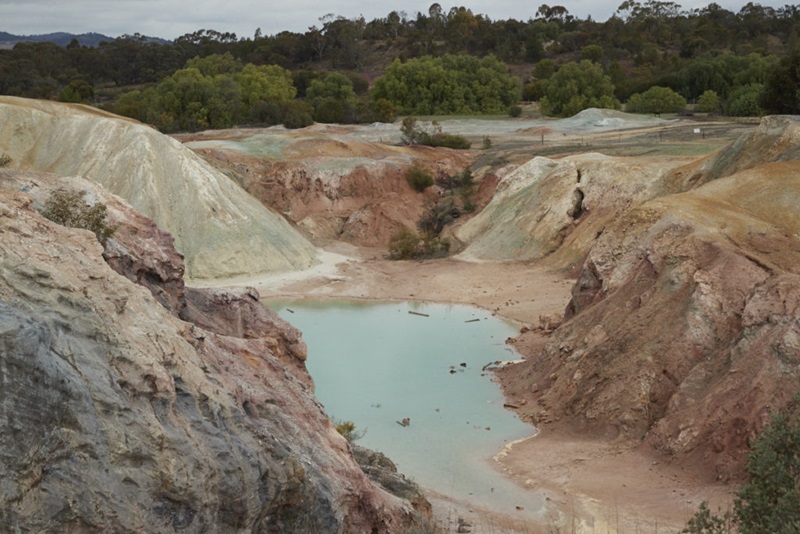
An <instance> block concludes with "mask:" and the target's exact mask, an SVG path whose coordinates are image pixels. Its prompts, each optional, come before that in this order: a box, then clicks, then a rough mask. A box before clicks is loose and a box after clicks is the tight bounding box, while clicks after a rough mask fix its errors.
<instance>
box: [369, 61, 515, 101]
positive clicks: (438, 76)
mask: <svg viewBox="0 0 800 534" xmlns="http://www.w3.org/2000/svg"><path fill="white" fill-rule="evenodd" d="M519 94H520V82H519V79H518V78H516V77H514V76H512V75H510V74H509V73H508V69H507V68H506V66H505V65H504V64H503V63H501V62H500V61H499V60H497V58H495V57H492V56H488V57H485V58H483V59H478V58H476V57H473V56H466V55H452V54H447V55H445V56H443V57H436V58H434V57H431V56H426V57H422V58H417V59H411V60H408V61H406V62H405V63H403V62H402V61H400V60H399V59H395V60H394V61H393V62H392V64H391V65H389V67H387V69H386V72H385V74H384V75H383V76H382V77H381V78H379V79H378V80H377V81H376V82H375V87H374V89H373V91H372V97H373V98H374V99H379V98H384V99H386V100H389V101H390V102H392V103H393V104H395V105H396V106H397V107H398V108H399V109H400V112H401V113H404V114H415V115H445V114H465V113H504V112H505V111H506V110H507V109H508V107H509V106H510V105H512V104H515V103H517V101H518V100H519Z"/></svg>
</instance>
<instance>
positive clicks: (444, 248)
mask: <svg viewBox="0 0 800 534" xmlns="http://www.w3.org/2000/svg"><path fill="white" fill-rule="evenodd" d="M448 252H450V241H448V240H447V239H442V238H441V237H439V236H438V235H434V234H426V233H422V234H418V233H417V232H415V231H413V230H410V229H408V228H403V229H402V230H400V231H399V232H397V233H396V234H394V235H393V236H392V237H391V238H390V239H389V258H391V259H393V260H411V259H420V258H441V257H443V256H446V255H447V253H448Z"/></svg>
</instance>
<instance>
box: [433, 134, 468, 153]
mask: <svg viewBox="0 0 800 534" xmlns="http://www.w3.org/2000/svg"><path fill="white" fill-rule="evenodd" d="M427 144H428V146H440V147H444V148H453V149H456V150H468V149H469V148H470V147H471V146H472V143H470V142H469V141H468V140H467V138H466V137H464V136H461V135H455V134H448V133H435V134H433V135H432V136H431V138H430V141H429V142H428V143H427Z"/></svg>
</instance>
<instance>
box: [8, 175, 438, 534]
mask: <svg viewBox="0 0 800 534" xmlns="http://www.w3.org/2000/svg"><path fill="white" fill-rule="evenodd" d="M10 174H11V173H7V172H6V173H3V176H2V177H0V181H2V183H0V527H1V528H0V530H3V531H9V532H16V531H21V532H27V531H36V532H53V531H58V532H67V531H68V532H98V531H101V532H359V533H360V532H402V531H403V530H404V529H405V528H408V527H409V525H411V524H412V523H413V522H414V521H415V520H417V519H418V512H416V511H415V510H414V509H413V508H412V506H411V505H410V504H409V503H408V502H407V501H403V500H401V499H398V498H397V497H394V496H391V495H389V494H388V493H386V492H384V491H382V490H379V489H378V488H377V487H375V486H374V485H372V483H370V482H369V480H368V479H367V477H366V476H365V475H364V473H363V471H362V470H361V469H360V468H359V467H358V465H357V464H356V463H355V461H354V459H353V456H352V452H351V449H350V447H349V445H348V444H347V442H346V441H345V440H344V439H343V438H342V437H341V436H340V435H339V434H338V433H337V432H336V430H335V429H334V428H333V426H332V425H331V423H330V421H329V420H328V418H327V416H326V415H325V413H324V411H323V409H322V407H321V405H320V404H319V403H318V402H317V401H316V400H315V398H314V396H313V393H312V391H311V387H312V386H311V381H310V378H309V377H308V375H307V373H306V371H305V367H304V365H303V358H304V356H305V353H304V345H303V343H302V340H300V338H299V333H298V332H297V331H296V330H294V329H293V328H291V327H290V326H288V325H287V324H286V323H284V322H283V321H281V320H280V319H278V318H277V317H275V316H273V315H272V314H271V313H270V312H269V311H268V310H267V309H265V308H264V307H262V306H260V304H258V303H257V302H256V299H255V297H254V296H253V295H252V294H251V293H250V292H248V291H246V290H244V291H241V292H233V293H228V294H226V293H224V292H222V291H219V290H217V291H213V292H210V293H207V294H203V293H202V292H201V291H199V290H184V288H183V287H182V286H181V285H180V284H178V283H177V282H176V279H175V276H176V274H177V272H178V271H179V270H180V267H179V262H178V261H177V259H179V256H178V255H177V254H175V253H174V251H172V252H170V250H169V248H170V247H169V246H168V240H167V239H166V238H165V236H164V235H163V234H158V233H156V234H154V235H152V236H151V235H149V232H150V229H151V228H150V227H149V225H147V224H145V225H142V226H138V227H137V228H136V229H135V230H131V231H128V230H129V229H123V227H122V226H120V227H119V229H118V234H117V235H116V236H115V237H112V239H111V240H109V247H108V248H110V249H112V250H114V249H119V250H122V249H124V251H125V254H129V255H130V256H125V254H117V255H116V256H113V258H120V257H123V258H128V259H125V260H124V261H117V260H113V259H112V261H111V263H115V267H117V268H122V270H125V271H126V272H125V276H122V275H120V274H118V273H117V272H115V271H114V270H112V269H111V268H110V267H109V265H108V264H107V263H106V262H105V261H104V260H103V257H102V254H103V250H102V247H101V246H100V244H99V243H98V242H97V240H96V239H95V237H94V236H93V235H92V234H91V233H90V232H88V231H85V230H76V229H69V228H65V227H61V226H59V225H56V224H54V223H52V222H50V221H47V220H46V219H44V218H42V217H41V216H40V215H39V214H38V213H37V212H36V211H35V205H36V202H37V201H36V200H34V198H33V197H32V196H31V195H29V194H27V193H24V192H20V191H18V190H16V191H15V190H11V189H8V188H7V187H5V185H6V184H8V183H13V182H14V180H12V178H11V177H10V176H9V175H10ZM18 178H19V177H18ZM47 180H48V177H47V176H45V175H31V174H25V175H24V176H23V177H22V179H21V180H17V181H16V183H17V184H19V183H22V184H28V185H29V186H30V187H29V189H30V190H31V191H33V192H37V191H38V192H40V193H41V191H43V190H44V189H45V188H46V187H53V185H52V184H51V185H47V186H45V185H43V184H45V182H46V181H47ZM75 183H80V180H77V181H76V182H75ZM84 183H85V182H84ZM31 184H33V185H31ZM60 184H61V182H59V185H60ZM105 200H106V201H109V200H113V197H110V196H109V197H106V198H105ZM109 212H110V213H114V214H115V217H117V218H116V219H115V221H116V222H117V223H122V222H123V221H122V219H123V218H124V217H125V214H126V213H129V212H130V209H129V208H128V209H127V210H125V211H123V210H119V209H117V208H116V207H114V208H113V209H112V207H111V206H110V208H109ZM125 223H126V224H130V223H133V224H139V223H140V221H137V220H136V219H130V220H126V221H125ZM151 237H153V239H152V241H151V242H149V243H148V242H147V241H148V240H150V238H151ZM117 238H120V241H119V242H117V243H113V241H116V239H117ZM137 241H138V243H137ZM159 250H160V251H162V252H163V253H164V254H165V256H163V257H158V258H157V259H156V260H153V261H151V260H142V261H137V258H136V254H138V253H141V252H149V251H159ZM156 272H158V273H160V274H158V275H156V274H155V273H156ZM142 273H144V274H142ZM148 273H151V274H152V276H151V274H148ZM140 274H142V278H143V279H150V282H152V284H151V286H150V289H149V290H148V289H146V288H144V287H142V286H139V285H136V284H134V283H132V282H131V280H130V279H135V278H138V277H139V275H140ZM162 275H163V280H164V281H165V282H166V284H165V286H166V287H165V288H164V289H163V292H161V293H160V292H159V291H157V287H156V286H158V282H157V281H156V278H158V277H159V276H162ZM173 282H174V283H173ZM154 294H155V295H156V297H158V301H157V300H156V298H154V296H153V295H154ZM182 303H185V305H184V304H182ZM178 309H181V310H182V311H183V314H184V316H185V317H187V318H189V319H191V320H193V321H196V324H192V323H189V322H184V321H182V320H180V319H179V318H178V317H177V316H176V311H177V310H178ZM219 314H221V315H219ZM421 509H423V511H424V507H422V508H421Z"/></svg>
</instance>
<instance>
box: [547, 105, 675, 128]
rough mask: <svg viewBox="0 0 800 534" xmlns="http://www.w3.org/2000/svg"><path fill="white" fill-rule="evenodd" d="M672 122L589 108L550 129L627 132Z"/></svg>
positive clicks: (562, 120) (556, 122)
mask: <svg viewBox="0 0 800 534" xmlns="http://www.w3.org/2000/svg"><path fill="white" fill-rule="evenodd" d="M670 122H672V121H668V120H664V119H659V118H656V117H651V116H648V115H636V114H633V113H625V112H623V111H617V110H614V109H598V108H588V109H584V110H583V111H581V112H579V113H577V114H575V115H573V116H572V117H569V118H566V119H559V120H557V121H555V122H553V124H552V125H550V128H551V129H553V130H557V131H560V132H567V133H575V132H589V131H597V132H602V131H611V130H627V129H633V128H646V127H652V126H662V125H665V124H669V123H670Z"/></svg>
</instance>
